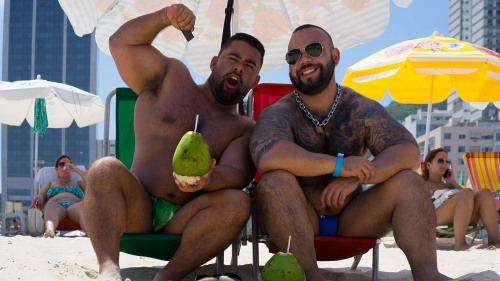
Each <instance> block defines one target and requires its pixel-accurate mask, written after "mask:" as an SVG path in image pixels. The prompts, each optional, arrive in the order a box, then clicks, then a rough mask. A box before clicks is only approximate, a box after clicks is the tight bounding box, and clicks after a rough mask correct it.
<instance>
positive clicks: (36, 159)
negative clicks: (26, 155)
mask: <svg viewBox="0 0 500 281" xmlns="http://www.w3.org/2000/svg"><path fill="white" fill-rule="evenodd" d="M37 172H38V132H36V133H35V176H34V177H33V188H34V190H35V196H36V195H37V194H38V193H37V190H36V174H37Z"/></svg>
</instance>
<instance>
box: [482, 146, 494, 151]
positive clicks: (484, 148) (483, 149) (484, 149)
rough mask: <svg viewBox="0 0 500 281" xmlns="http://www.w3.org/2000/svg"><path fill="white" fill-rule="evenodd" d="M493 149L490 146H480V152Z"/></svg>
mask: <svg viewBox="0 0 500 281" xmlns="http://www.w3.org/2000/svg"><path fill="white" fill-rule="evenodd" d="M490 151H493V147H492V146H481V152H490Z"/></svg>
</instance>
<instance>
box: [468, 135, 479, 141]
mask: <svg viewBox="0 0 500 281" xmlns="http://www.w3.org/2000/svg"><path fill="white" fill-rule="evenodd" d="M470 139H471V140H480V139H481V134H470Z"/></svg>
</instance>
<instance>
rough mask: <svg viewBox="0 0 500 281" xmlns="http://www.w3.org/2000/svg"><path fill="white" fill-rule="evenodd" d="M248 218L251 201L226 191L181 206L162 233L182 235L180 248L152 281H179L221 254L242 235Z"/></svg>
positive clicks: (207, 195) (228, 190)
mask: <svg viewBox="0 0 500 281" xmlns="http://www.w3.org/2000/svg"><path fill="white" fill-rule="evenodd" d="M249 216H250V197H249V196H248V194H246V193H245V192H243V191H241V190H235V189H225V190H219V191H215V192H211V193H207V194H204V195H201V196H199V197H197V198H195V199H194V200H192V201H190V202H188V203H186V204H185V205H183V206H182V207H181V208H180V209H179V210H178V211H177V212H176V213H175V215H174V216H173V217H172V219H171V220H170V221H169V223H168V224H167V227H166V228H165V231H164V232H165V233H169V234H182V240H181V245H180V246H179V249H177V251H176V252H175V254H174V256H173V257H172V259H171V260H170V261H169V262H168V264H167V266H165V268H163V269H162V270H161V271H160V272H159V273H158V274H157V275H156V277H155V279H154V280H157V281H159V280H172V281H176V280H181V278H183V277H184V276H185V275H187V274H188V273H190V272H191V271H193V270H194V269H196V268H198V267H200V266H201V265H203V264H204V263H206V262H207V261H209V260H210V259H212V258H214V257H215V256H216V255H218V254H219V253H221V252H222V251H224V250H225V249H226V248H227V247H228V246H229V245H231V243H232V242H233V241H234V239H235V238H236V236H237V235H238V234H239V233H241V231H242V230H243V227H244V226H245V224H246V222H247V221H248V217H249Z"/></svg>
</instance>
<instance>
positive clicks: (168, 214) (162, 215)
mask: <svg viewBox="0 0 500 281" xmlns="http://www.w3.org/2000/svg"><path fill="white" fill-rule="evenodd" d="M150 197H151V202H152V203H153V231H154V232H155V233H160V232H162V231H163V229H164V228H165V227H166V226H167V224H168V222H169V221H170V219H171V218H172V217H173V216H174V214H175V212H177V210H179V208H180V206H176V205H173V204H170V203H168V202H167V201H165V200H163V199H161V198H157V197H153V196H150Z"/></svg>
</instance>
